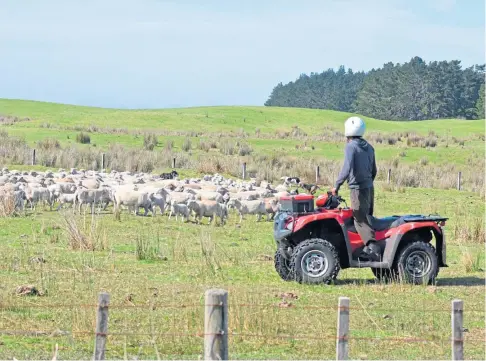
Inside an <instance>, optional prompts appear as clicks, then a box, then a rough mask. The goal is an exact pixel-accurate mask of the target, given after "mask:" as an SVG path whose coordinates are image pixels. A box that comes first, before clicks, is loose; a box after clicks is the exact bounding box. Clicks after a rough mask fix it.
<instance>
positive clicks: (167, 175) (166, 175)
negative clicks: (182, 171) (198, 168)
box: [160, 170, 179, 179]
mask: <svg viewBox="0 0 486 361" xmlns="http://www.w3.org/2000/svg"><path fill="white" fill-rule="evenodd" d="M178 176H179V173H177V172H176V171H175V170H173V171H172V172H170V173H162V174H161V175H160V178H162V179H174V178H176V177H178Z"/></svg>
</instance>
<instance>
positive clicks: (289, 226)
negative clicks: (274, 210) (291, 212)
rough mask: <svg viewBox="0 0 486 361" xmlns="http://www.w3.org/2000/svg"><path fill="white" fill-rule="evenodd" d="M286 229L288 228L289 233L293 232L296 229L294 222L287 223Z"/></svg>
mask: <svg viewBox="0 0 486 361" xmlns="http://www.w3.org/2000/svg"><path fill="white" fill-rule="evenodd" d="M285 228H287V229H288V230H289V231H291V230H292V229H293V228H294V222H293V221H292V222H289V223H287V225H286V226H285Z"/></svg>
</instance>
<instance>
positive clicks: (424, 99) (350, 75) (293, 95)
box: [265, 57, 485, 120]
mask: <svg viewBox="0 0 486 361" xmlns="http://www.w3.org/2000/svg"><path fill="white" fill-rule="evenodd" d="M484 76H485V65H474V66H471V67H468V68H465V69H463V68H462V66H461V62H460V61H459V60H452V61H433V62H429V63H428V64H427V63H426V62H425V61H424V60H422V59H421V58H420V57H414V58H412V59H411V60H410V61H409V62H407V63H404V64H399V63H397V64H393V63H392V62H389V63H386V64H384V65H383V67H382V68H379V69H372V70H371V71H368V72H353V71H352V70H351V69H347V70H346V68H345V67H344V66H341V67H340V68H339V69H338V70H337V71H335V70H333V69H328V70H326V71H324V72H322V73H310V75H307V74H301V75H300V77H299V78H298V79H297V80H296V81H293V82H290V83H288V84H285V85H284V84H282V83H279V84H277V86H276V87H275V88H274V89H273V91H272V93H271V94H270V97H269V98H268V100H267V101H266V102H265V105H266V106H277V107H299V108H315V109H331V110H339V111H344V112H353V113H359V114H363V115H366V116H369V117H373V118H378V119H388V120H423V119H436V118H463V119H477V118H481V119H482V118H484Z"/></svg>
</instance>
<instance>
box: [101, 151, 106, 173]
mask: <svg viewBox="0 0 486 361" xmlns="http://www.w3.org/2000/svg"><path fill="white" fill-rule="evenodd" d="M101 169H102V170H103V169H105V153H101Z"/></svg>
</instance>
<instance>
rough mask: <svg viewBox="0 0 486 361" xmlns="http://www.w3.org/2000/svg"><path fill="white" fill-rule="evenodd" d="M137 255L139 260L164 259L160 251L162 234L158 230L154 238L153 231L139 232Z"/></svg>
mask: <svg viewBox="0 0 486 361" xmlns="http://www.w3.org/2000/svg"><path fill="white" fill-rule="evenodd" d="M135 246H136V248H135V256H136V258H137V260H139V261H155V260H161V259H163V257H162V253H161V251H160V236H159V233H158V232H157V235H156V237H155V238H154V237H153V235H152V234H151V232H148V233H147V234H144V232H140V233H138V234H137V238H136V240H135Z"/></svg>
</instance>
